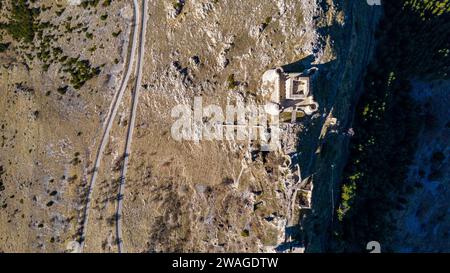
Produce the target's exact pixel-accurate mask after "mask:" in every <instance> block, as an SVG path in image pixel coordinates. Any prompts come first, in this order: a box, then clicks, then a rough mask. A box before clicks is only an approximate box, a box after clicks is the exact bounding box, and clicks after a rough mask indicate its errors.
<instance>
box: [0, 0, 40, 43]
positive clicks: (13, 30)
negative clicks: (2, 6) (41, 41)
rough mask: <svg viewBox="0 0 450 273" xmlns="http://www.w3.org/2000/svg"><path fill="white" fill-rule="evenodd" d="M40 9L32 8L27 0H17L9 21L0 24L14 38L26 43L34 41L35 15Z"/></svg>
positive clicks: (13, 5)
mask: <svg viewBox="0 0 450 273" xmlns="http://www.w3.org/2000/svg"><path fill="white" fill-rule="evenodd" d="M39 12H40V10H39V9H32V8H30V7H29V4H28V3H27V1H26V0H17V1H14V2H13V4H12V9H11V13H10V14H11V15H10V17H9V18H8V19H9V23H7V24H0V28H1V29H4V30H6V31H7V32H8V33H9V34H10V35H11V36H12V37H13V38H14V39H16V40H19V41H23V42H25V43H32V42H33V39H34V35H35V28H36V24H35V16H36V15H38V14H39Z"/></svg>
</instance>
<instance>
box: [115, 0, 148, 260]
mask: <svg viewBox="0 0 450 273" xmlns="http://www.w3.org/2000/svg"><path fill="white" fill-rule="evenodd" d="M147 7H148V2H147V0H143V3H142V20H141V35H140V36H141V37H140V46H139V59H138V70H137V79H136V82H135V86H134V92H133V95H132V98H131V99H132V105H131V110H130V121H129V123H128V124H129V125H128V133H127V139H126V143H125V151H124V153H123V155H124V159H123V165H122V171H121V174H120V184H119V193H118V196H117V213H116V223H117V224H116V235H117V244H118V248H119V249H118V250H119V253H122V252H124V248H123V237H122V210H123V197H124V193H125V178H126V175H127V169H128V164H129V160H130V155H131V144H132V140H133V132H134V127H135V123H136V113H137V106H138V102H139V92H140V89H141V81H142V68H143V66H144V61H145V60H144V59H145V37H146V33H147V20H148V14H147Z"/></svg>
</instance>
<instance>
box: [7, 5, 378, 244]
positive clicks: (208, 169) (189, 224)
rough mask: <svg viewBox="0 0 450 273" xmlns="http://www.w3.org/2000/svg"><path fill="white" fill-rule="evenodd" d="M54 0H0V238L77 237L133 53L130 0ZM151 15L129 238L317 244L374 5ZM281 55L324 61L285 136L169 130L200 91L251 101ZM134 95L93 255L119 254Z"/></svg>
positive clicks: (104, 172)
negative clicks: (259, 142) (302, 186)
mask: <svg viewBox="0 0 450 273" xmlns="http://www.w3.org/2000/svg"><path fill="white" fill-rule="evenodd" d="M57 2H58V4H55V3H54V1H1V2H0V3H2V4H1V12H2V15H5V16H2V22H1V28H0V30H1V36H0V38H1V47H0V49H1V51H0V60H1V62H2V66H1V68H0V73H1V74H0V77H1V81H0V90H2V91H1V92H2V94H3V96H1V97H0V105H2V107H1V108H2V109H4V110H2V111H1V113H0V122H1V134H2V146H1V148H0V149H1V152H0V154H1V157H0V166H1V168H0V170H1V172H0V173H1V187H0V205H1V208H0V210H1V214H0V250H1V251H8V252H16V251H27V252H62V251H74V250H75V249H74V245H76V241H77V240H79V230H78V229H79V222H80V219H82V213H83V208H84V206H85V204H86V200H85V198H86V195H85V194H86V188H87V183H88V181H89V177H90V175H91V174H92V165H93V160H94V158H95V152H96V151H97V145H98V142H99V139H100V137H101V134H102V126H103V121H104V118H105V115H106V113H107V112H108V109H109V103H110V101H111V99H112V97H113V94H114V92H115V90H116V89H117V84H118V80H119V79H121V77H123V69H124V66H125V64H126V62H127V53H128V50H127V49H128V47H129V37H130V35H131V34H132V33H131V19H132V17H133V15H132V14H133V13H132V6H131V1H63V0H60V1H57ZM149 15H150V17H149V18H150V20H149V23H148V24H149V25H148V29H149V30H148V33H147V37H146V42H147V51H146V56H145V71H144V77H143V86H142V87H143V89H144V91H143V93H142V95H141V98H140V102H139V108H138V117H137V122H136V125H137V128H136V134H135V139H134V142H133V154H132V155H131V162H130V164H131V165H130V168H129V173H128V185H127V192H126V194H125V201H124V202H125V203H124V215H123V217H124V227H123V228H124V238H123V241H124V245H125V247H126V249H127V251H129V252H159V251H172V252H173V251H185V252H191V251H204V252H212V251H218V252H226V251H236V252H267V251H268V252H271V251H291V250H299V251H303V250H304V248H305V247H306V248H307V250H309V251H323V250H324V249H325V243H326V241H327V240H328V236H327V235H326V234H328V231H329V227H330V224H331V221H332V219H334V211H335V207H334V204H335V202H337V200H338V196H339V194H338V192H339V190H338V189H339V181H340V180H339V177H340V175H341V171H342V169H343V167H344V164H345V158H346V157H347V152H346V151H347V146H348V142H349V137H350V136H351V130H350V127H351V125H350V124H351V119H352V118H351V117H352V116H353V115H352V113H353V111H354V105H355V102H356V100H357V98H358V94H359V92H360V88H361V83H362V79H363V76H364V73H365V68H366V65H367V64H368V62H369V60H370V58H371V55H372V54H371V53H372V50H373V48H374V44H375V43H374V41H375V40H374V29H375V27H376V24H377V21H378V19H379V17H380V16H381V9H380V8H379V7H373V6H369V5H367V3H366V2H365V1H357V0H352V1H344V0H338V1H332V0H327V1H318V0H305V1H297V0H276V1H272V0H264V1H253V0H245V1H244V0H241V1H235V0H219V1H213V0H187V1H175V2H174V1H172V0H170V1H169V0H164V1H150V5H149ZM287 64H291V66H288V67H291V68H293V69H295V68H297V67H299V66H301V67H303V68H312V67H314V68H315V69H317V72H316V74H315V75H314V77H313V82H312V86H313V94H314V98H315V100H316V101H317V102H318V104H319V109H318V112H317V113H316V114H315V115H313V116H305V117H300V119H299V122H298V123H295V124H287V125H283V126H282V129H283V133H282V134H283V137H282V139H283V142H282V149H280V150H278V151H275V152H271V153H263V152H261V151H259V150H257V149H254V148H255V147H254V146H252V144H248V143H239V142H234V141H224V142H208V141H202V142H200V143H194V142H178V141H176V140H174V139H173V138H172V136H171V133H170V128H171V126H172V124H173V122H174V119H173V118H172V117H171V109H172V108H173V107H174V106H176V105H178V104H186V105H192V101H193V98H194V96H202V98H203V103H204V104H205V105H208V104H212V103H214V104H218V105H225V104H226V103H227V102H235V101H236V100H243V101H258V99H259V93H258V90H259V89H260V87H261V86H260V85H261V77H262V75H263V73H264V72H265V71H267V70H269V69H272V68H275V67H279V66H284V65H287ZM130 90H131V88H130ZM129 106H130V92H129V91H128V92H127V93H126V95H125V97H124V100H123V103H122V104H121V107H120V109H119V113H118V117H117V120H115V122H114V127H113V129H112V133H111V136H110V141H109V144H108V147H107V149H106V152H105V155H104V158H103V162H102V168H101V169H100V170H99V183H97V186H96V188H95V190H94V200H93V212H92V213H91V216H90V217H91V219H90V226H89V229H88V232H87V235H86V251H89V252H91V251H92V252H115V251H117V246H116V244H115V239H116V238H115V231H114V230H115V220H114V219H115V215H114V213H115V206H116V194H117V187H118V182H117V181H118V178H119V176H120V173H119V170H120V165H121V161H122V159H123V156H122V154H121V151H122V150H123V145H124V140H125V134H126V128H127V122H128V113H129V112H128V109H129ZM297 166H298V167H297ZM298 170H300V173H299V174H297V173H296V172H297V171H298ZM296 174H297V177H296V176H295V175H296ZM299 175H300V176H301V177H302V178H308V179H309V181H311V182H312V184H313V185H314V190H313V195H312V210H299V209H298V208H297V206H296V205H295V199H294V200H293V198H295V196H293V192H294V188H295V185H294V183H295V181H293V180H295V179H294V178H296V179H298V178H299V177H298V176H299Z"/></svg>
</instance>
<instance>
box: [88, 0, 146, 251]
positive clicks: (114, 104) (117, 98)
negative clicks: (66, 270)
mask: <svg viewBox="0 0 450 273" xmlns="http://www.w3.org/2000/svg"><path fill="white" fill-rule="evenodd" d="M138 6H139V5H138V2H137V0H133V8H134V22H133V39H132V45H131V52H130V55H129V61H128V66H127V68H126V72H125V77H123V79H122V82H121V85H120V88H119V89H118V91H117V92H116V94H115V95H114V98H113V100H112V101H111V105H110V109H109V112H108V117H107V119H106V122H105V124H104V132H103V136H102V139H101V142H100V146H99V148H98V151H97V155H96V158H95V163H94V167H93V173H92V177H91V180H90V183H89V188H88V191H87V200H86V206H85V211H84V217H83V222H82V224H81V235H80V239H79V243H80V248H79V252H83V250H84V246H85V241H86V232H87V228H88V224H89V212H90V207H91V200H92V194H93V191H94V188H95V182H96V179H97V176H98V171H99V168H100V164H101V161H102V158H103V154H104V151H105V148H106V145H107V143H108V140H109V133H110V131H111V128H112V126H113V122H114V119H115V117H116V115H117V111H118V109H119V105H120V102H121V101H122V98H123V94H124V93H125V90H126V88H127V85H128V81H129V79H130V75H131V72H132V70H133V65H134V60H135V56H136V47H137V41H138V21H139V17H140V15H139V9H138Z"/></svg>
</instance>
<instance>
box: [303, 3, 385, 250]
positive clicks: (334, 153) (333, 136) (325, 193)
mask: <svg viewBox="0 0 450 273" xmlns="http://www.w3.org/2000/svg"><path fill="white" fill-rule="evenodd" d="M336 4H338V5H342V6H341V7H342V9H343V10H344V13H345V14H346V16H345V18H346V20H345V24H344V26H343V27H342V28H338V27H334V28H330V29H329V30H328V32H327V33H329V35H330V37H331V39H332V41H333V42H334V43H333V49H334V51H335V55H336V58H335V60H334V61H333V62H331V63H328V64H324V67H323V69H321V71H322V72H324V71H326V72H325V73H320V74H319V77H318V79H317V81H316V82H317V86H316V89H315V92H317V93H316V94H317V99H318V102H319V105H320V107H321V116H320V117H317V119H315V120H314V119H313V120H311V122H310V123H308V124H307V125H306V127H307V128H308V129H309V130H308V131H307V132H306V133H305V134H302V135H301V137H300V140H299V161H300V164H301V166H302V170H303V177H306V176H310V175H313V178H314V191H313V197H312V203H313V208H312V210H311V211H309V212H306V213H304V214H303V215H302V216H301V217H304V219H303V220H300V226H301V229H302V230H303V231H304V232H303V233H302V234H300V238H301V240H303V242H304V243H305V245H306V246H307V251H309V252H321V251H326V249H327V240H328V236H329V234H330V232H329V231H330V230H329V229H330V227H331V225H332V224H333V218H334V212H335V204H336V201H338V199H339V198H340V192H339V187H340V185H339V181H340V175H341V171H342V169H343V167H344V165H345V162H346V157H347V147H348V141H349V139H350V137H351V136H352V134H353V133H356V134H357V133H358V132H353V131H352V128H351V119H352V116H353V111H354V109H353V107H354V105H355V102H356V100H357V98H358V96H359V93H360V92H361V85H362V80H363V77H364V73H365V69H366V66H367V64H368V62H369V61H370V58H371V56H372V51H373V49H374V48H375V40H374V30H375V28H376V24H377V22H378V20H379V18H380V16H381V13H382V10H381V8H380V7H373V6H369V5H367V3H365V2H364V1H348V2H347V1H346V2H345V3H343V2H340V3H336ZM319 67H320V66H319ZM330 118H335V119H336V120H334V121H335V122H336V125H335V126H330V125H329V124H330V122H329V121H330Z"/></svg>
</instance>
